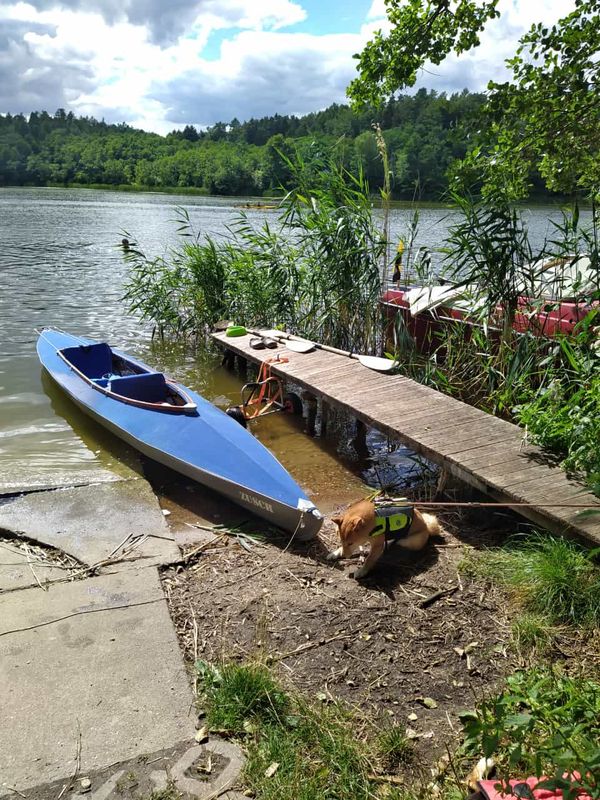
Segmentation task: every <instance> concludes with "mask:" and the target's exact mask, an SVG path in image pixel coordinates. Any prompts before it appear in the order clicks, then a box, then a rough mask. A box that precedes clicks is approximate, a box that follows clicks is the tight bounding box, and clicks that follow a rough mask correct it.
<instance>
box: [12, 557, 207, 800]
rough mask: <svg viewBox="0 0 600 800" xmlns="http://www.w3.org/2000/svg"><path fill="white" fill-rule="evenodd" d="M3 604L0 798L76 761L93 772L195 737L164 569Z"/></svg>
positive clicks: (69, 769) (33, 592) (21, 595)
mask: <svg viewBox="0 0 600 800" xmlns="http://www.w3.org/2000/svg"><path fill="white" fill-rule="evenodd" d="M0 606H1V613H0V708H1V709H2V725H0V796H3V795H4V794H6V795H7V796H8V795H10V796H13V797H14V796H15V794H14V791H13V790H14V789H17V790H18V791H19V792H24V793H27V791H26V790H27V788H28V787H33V786H36V785H39V784H42V783H46V782H51V781H54V780H57V779H59V778H63V777H65V776H69V775H72V774H73V772H74V770H75V766H76V762H77V760H78V759H79V761H80V765H81V770H82V772H83V773H85V771H88V770H94V769H97V768H99V767H104V766H107V765H110V764H113V763H115V762H120V761H123V760H126V759H129V758H132V757H134V756H136V755H139V754H140V753H148V752H153V751H156V750H160V749H161V748H165V747H169V746H173V745H174V744H176V743H179V742H185V741H191V740H193V736H194V717H193V713H192V694H191V689H190V685H189V682H188V679H187V676H186V674H185V670H184V667H183V663H182V659H181V654H180V650H179V645H178V643H177V639H176V636H175V632H174V630H173V626H172V623H171V619H170V617H169V613H168V609H167V604H166V601H165V597H164V595H163V592H162V588H161V585H160V581H159V577H158V572H157V570H156V569H140V570H127V571H125V572H122V573H121V572H119V573H116V574H110V575H102V576H100V577H96V578H90V579H88V580H85V581H78V582H75V583H69V584H64V583H61V584H56V585H54V586H53V587H52V588H51V589H50V590H49V591H48V592H41V591H40V590H39V589H25V590H22V591H18V592H11V593H9V594H5V595H3V596H2V597H1V598H0ZM6 787H11V788H10V789H7V788H6ZM29 796H31V797H34V796H35V794H30V795H29Z"/></svg>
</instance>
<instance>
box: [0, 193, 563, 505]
mask: <svg viewBox="0 0 600 800" xmlns="http://www.w3.org/2000/svg"><path fill="white" fill-rule="evenodd" d="M244 202H245V201H244V199H243V198H242V199H238V198H236V199H232V198H214V197H210V198H207V197H189V196H176V195H160V194H121V193H116V192H103V191H94V190H85V189H78V190H59V189H21V188H17V189H12V188H9V189H0V236H1V244H2V248H1V250H0V492H5V493H6V492H11V491H18V490H20V489H23V488H31V487H35V486H39V487H41V486H46V485H61V484H66V483H76V482H88V481H93V480H95V479H98V478H103V477H106V476H107V474H113V473H116V474H124V473H128V471H129V470H130V468H131V467H133V468H134V469H138V464H137V457H136V456H135V454H133V453H132V452H131V451H130V450H128V448H126V447H125V446H123V445H121V444H120V443H118V442H117V441H116V440H114V438H113V437H112V436H110V434H107V433H105V432H104V431H103V430H102V429H101V428H99V426H97V425H96V424H95V423H93V422H91V421H89V420H87V418H85V417H84V415H82V414H81V413H80V412H79V411H78V410H77V409H76V408H75V407H74V406H73V405H72V404H71V403H70V402H69V401H68V400H66V399H65V398H64V397H63V396H62V395H61V393H60V392H58V391H56V390H55V389H54V387H53V385H52V383H51V382H50V381H49V380H48V379H47V377H46V378H44V377H43V376H42V370H41V367H40V365H39V362H38V360H37V356H36V352H35V341H36V338H37V336H36V333H35V330H36V328H38V329H39V328H42V327H43V326H54V327H58V328H62V329H64V330H66V331H69V332H71V333H75V334H82V335H85V336H90V337H92V338H97V339H104V340H107V341H109V342H110V343H111V344H114V345H118V346H120V347H122V349H124V350H125V351H127V352H130V353H131V354H134V355H136V356H138V357H139V358H141V359H142V360H144V361H147V362H148V363H150V364H151V365H152V366H155V367H157V368H159V369H163V370H165V371H166V372H168V373H169V374H170V375H171V376H172V377H174V378H175V379H176V380H179V381H181V382H182V383H184V384H185V385H188V386H190V387H191V388H193V389H195V390H197V391H199V392H200V393H202V394H203V395H205V396H206V397H207V398H208V399H210V400H212V401H213V402H216V403H217V404H218V405H221V406H226V405H229V404H233V403H237V402H239V390H240V387H241V381H240V379H239V378H238V377H237V376H235V375H232V374H231V373H229V372H227V371H226V370H224V369H223V368H221V367H220V363H219V359H218V357H216V356H215V355H214V354H211V353H208V352H206V351H205V350H193V349H189V348H184V347H181V346H176V345H171V346H169V345H160V344H157V343H156V342H152V340H151V337H150V331H149V329H148V327H144V326H142V325H141V324H140V323H139V321H138V320H137V319H136V318H135V317H133V316H132V315H130V314H129V313H128V312H127V310H126V308H125V306H124V304H123V303H122V302H121V299H120V298H121V296H122V293H123V286H124V282H125V280H126V276H127V271H126V266H125V264H124V262H123V259H122V255H121V250H120V248H119V246H118V245H119V242H120V240H121V238H122V237H123V235H124V233H123V231H125V230H126V231H128V232H129V233H130V234H131V235H132V236H133V237H135V240H136V241H137V242H138V243H139V244H140V246H141V247H142V249H144V251H145V252H146V253H147V254H160V255H162V254H166V253H168V251H169V249H170V248H172V247H173V246H174V245H175V244H176V242H177V235H176V232H175V230H176V225H175V223H174V220H175V210H176V207H177V206H183V207H185V208H186V209H187V210H188V212H189V215H190V219H191V221H192V223H193V225H194V226H195V228H196V229H197V230H199V231H201V232H202V233H210V234H212V235H214V236H221V235H224V234H225V233H226V226H227V225H228V223H231V222H232V221H233V219H234V218H235V216H236V214H238V213H239V211H240V210H241V209H242V208H243V204H244ZM246 211H247V214H248V216H249V218H250V219H251V220H253V221H254V222H255V223H256V224H257V225H259V224H260V223H261V222H262V221H263V220H264V219H265V218H269V220H270V221H274V220H275V219H276V212H273V211H269V210H263V209H250V210H246ZM526 214H527V216H528V218H529V224H530V228H531V230H532V232H533V234H534V237H535V238H537V239H541V238H543V236H544V233H545V232H546V231H547V230H548V224H549V223H548V217H549V215H550V216H552V217H553V218H554V219H558V218H559V214H558V212H557V211H556V210H551V209H543V208H537V209H535V210H530V211H527V212H526ZM410 215H411V212H410V211H409V210H404V209H395V210H394V211H393V212H392V219H391V231H392V235H393V238H394V240H396V239H397V238H398V237H399V236H404V235H405V233H406V230H407V226H408V222H409V218H410ZM453 216H454V215H453V214H452V213H451V212H449V211H448V210H446V209H433V208H427V209H424V210H422V211H421V218H420V227H419V231H420V239H419V244H423V245H427V246H428V247H430V248H432V249H437V248H439V247H440V246H441V245H442V244H443V241H444V239H445V234H446V231H447V227H448V225H449V224H450V222H451V221H452V219H453ZM340 430H341V433H340V434H339V436H338V441H329V442H325V443H324V442H321V441H319V440H318V439H313V438H311V437H309V436H307V435H306V434H305V433H304V432H303V431H302V426H301V424H300V423H299V421H298V420H293V419H290V418H287V417H285V416H284V415H273V416H270V417H267V418H265V419H263V420H260V421H259V422H258V423H257V424H256V425H255V426H254V428H253V431H254V432H255V433H256V435H257V436H258V437H259V438H260V439H261V440H262V441H263V442H264V443H265V444H266V445H267V446H268V447H270V448H271V449H272V450H273V451H274V452H275V454H276V455H277V456H278V458H279V459H280V460H281V461H282V462H283V463H284V465H285V466H286V467H287V468H288V469H289V470H290V472H291V473H292V474H293V475H294V477H295V478H296V480H297V481H298V482H299V483H301V484H302V485H303V486H304V488H305V489H306V490H307V491H308V492H309V493H310V494H311V495H312V496H313V498H314V500H315V502H316V503H317V505H321V506H322V507H323V509H324V510H329V507H331V506H332V505H333V504H335V503H336V502H338V503H341V502H345V501H346V500H349V499H351V498H353V497H356V496H357V494H358V495H359V494H360V487H361V482H362V481H363V480H365V481H367V482H369V483H373V482H374V480H375V467H374V466H373V465H372V464H371V463H369V462H365V461H364V460H361V459H360V458H359V457H358V456H357V455H356V454H355V453H354V451H353V449H352V445H351V443H350V441H349V439H350V437H349V434H348V432H347V431H345V430H344V429H340ZM370 444H371V446H372V448H373V451H374V453H375V454H376V456H377V454H379V455H378V456H377V457H381V459H382V461H383V462H384V463H380V464H379V466H378V471H379V472H380V473H381V471H382V470H383V471H384V472H386V473H389V472H390V471H391V472H393V471H394V470H400V472H403V471H406V470H407V468H408V467H409V466H410V465H411V464H412V462H411V461H410V460H408V459H407V453H406V452H405V451H404V450H403V449H402V448H400V449H393V450H392V452H389V448H388V447H387V446H386V444H387V443H386V442H385V441H384V440H383V438H382V437H380V436H378V435H377V434H371V438H370ZM376 466H377V465H376Z"/></svg>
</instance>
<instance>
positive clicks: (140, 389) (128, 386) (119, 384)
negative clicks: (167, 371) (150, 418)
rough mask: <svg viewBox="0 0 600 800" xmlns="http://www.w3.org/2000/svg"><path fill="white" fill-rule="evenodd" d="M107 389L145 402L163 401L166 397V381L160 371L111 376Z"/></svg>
mask: <svg viewBox="0 0 600 800" xmlns="http://www.w3.org/2000/svg"><path fill="white" fill-rule="evenodd" d="M108 389H109V391H111V392H114V393H115V394H118V395H120V396H121V397H127V398H129V399H130V400H142V401H144V402H146V403H163V402H165V401H166V399H167V382H166V380H165V376H164V375H163V374H162V372H144V373H142V374H141V375H123V376H122V377H119V378H111V380H110V383H109V384H108Z"/></svg>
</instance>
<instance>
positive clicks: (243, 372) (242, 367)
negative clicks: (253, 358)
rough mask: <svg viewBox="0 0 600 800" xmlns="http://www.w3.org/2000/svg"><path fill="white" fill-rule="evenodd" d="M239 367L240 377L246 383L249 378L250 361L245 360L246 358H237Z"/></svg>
mask: <svg viewBox="0 0 600 800" xmlns="http://www.w3.org/2000/svg"><path fill="white" fill-rule="evenodd" d="M237 366H238V371H239V373H240V376H241V377H242V378H243V379H244V381H245V380H246V379H247V377H248V361H247V360H246V359H245V358H244V356H237Z"/></svg>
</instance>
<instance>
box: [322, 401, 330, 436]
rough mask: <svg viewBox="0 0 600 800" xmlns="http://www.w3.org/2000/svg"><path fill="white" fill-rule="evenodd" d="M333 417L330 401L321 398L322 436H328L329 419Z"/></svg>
mask: <svg viewBox="0 0 600 800" xmlns="http://www.w3.org/2000/svg"><path fill="white" fill-rule="evenodd" d="M330 417H331V408H330V407H329V403H327V402H326V401H325V400H321V438H322V439H324V438H325V437H326V436H327V426H328V424H329V420H330Z"/></svg>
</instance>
